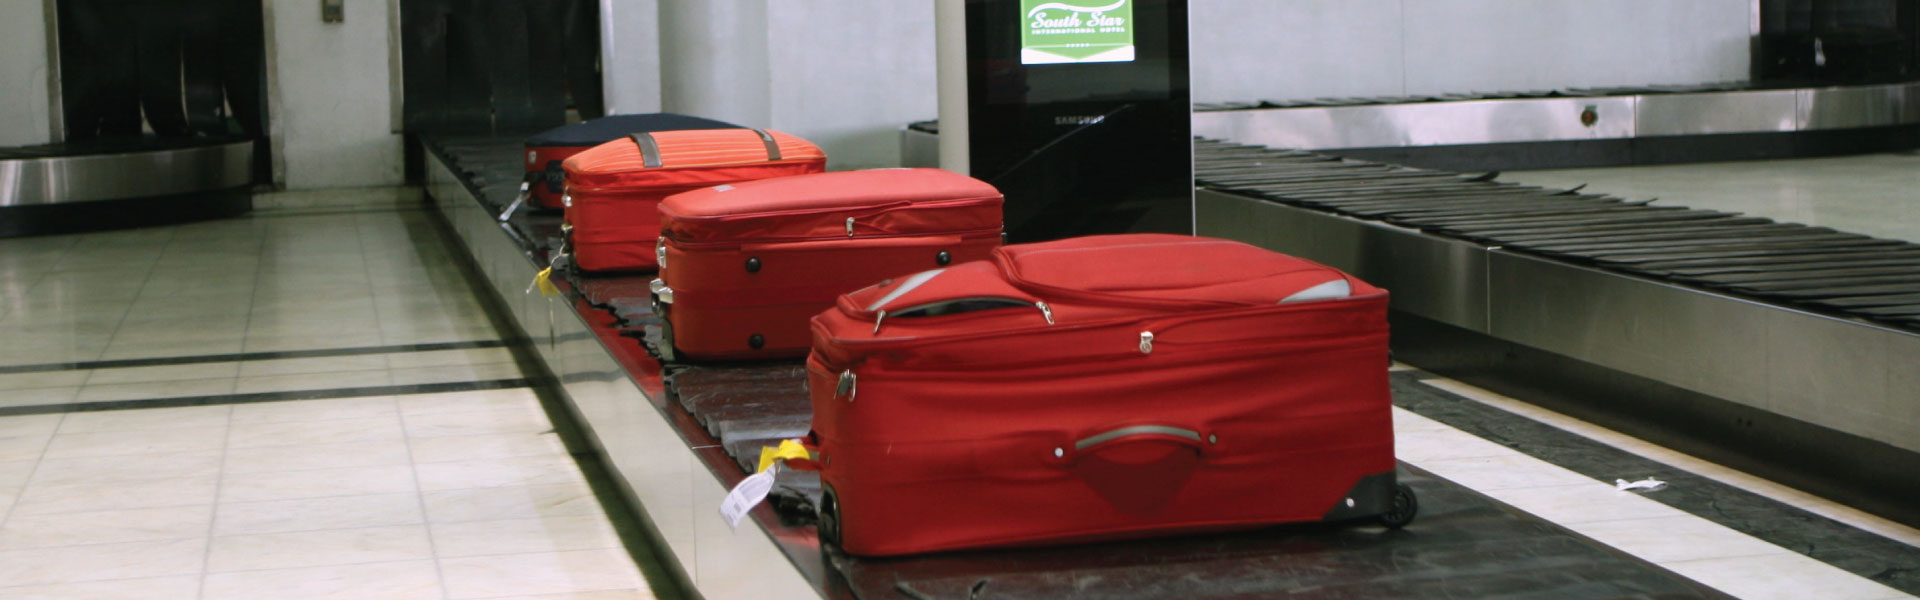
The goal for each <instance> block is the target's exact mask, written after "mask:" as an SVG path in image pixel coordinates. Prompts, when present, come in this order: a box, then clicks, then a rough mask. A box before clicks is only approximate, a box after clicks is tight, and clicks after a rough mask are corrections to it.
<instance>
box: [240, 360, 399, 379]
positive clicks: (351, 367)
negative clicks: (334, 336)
mask: <svg viewBox="0 0 1920 600" xmlns="http://www.w3.org/2000/svg"><path fill="white" fill-rule="evenodd" d="M386 368H387V355H384V354H359V355H352V356H325V357H316V358H286V359H277V360H250V361H246V362H243V363H240V376H241V377H261V376H265V375H296V374H301V373H338V372H342V371H374V370H384V369H386Z"/></svg>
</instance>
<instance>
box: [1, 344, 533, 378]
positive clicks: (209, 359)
mask: <svg viewBox="0 0 1920 600" xmlns="http://www.w3.org/2000/svg"><path fill="white" fill-rule="evenodd" d="M506 345H507V342H506V341H505V340H498V339H494V340H473V341H466V342H433V343H427V344H394V345H389V346H356V347H351V348H321V349H315V350H275V351H266V352H235V353H231V354H200V355H194V356H159V357H154V358H122V359H114V360H91V361H77V362H64V363H44V364H37V365H10V366H0V375H12V374H15V373H42V372H47V371H78V370H81V369H121V368H126V367H153V366H165V365H191V364H200V363H215V362H246V361H255V360H282V359H289V358H328V357H334V356H362V355H367V354H395V353H401V352H433V351H438V350H468V349H476V348H500V347H504V346H506Z"/></svg>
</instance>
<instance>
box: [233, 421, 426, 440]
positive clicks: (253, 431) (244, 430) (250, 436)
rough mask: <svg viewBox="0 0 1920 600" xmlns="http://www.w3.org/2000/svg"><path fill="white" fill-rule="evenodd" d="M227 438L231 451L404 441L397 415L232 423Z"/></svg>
mask: <svg viewBox="0 0 1920 600" xmlns="http://www.w3.org/2000/svg"><path fill="white" fill-rule="evenodd" d="M228 435H229V438H228V444H229V446H230V447H233V448H258V447H264V446H300V445H309V444H343V443H347V442H378V441H399V440H401V439H402V438H403V437H404V434H403V433H402V432H401V429H400V416H399V415H397V414H396V415H392V416H387V417H375V418H369V419H337V420H331V421H313V422H305V423H301V422H292V423H235V424H234V425H233V427H232V429H231V431H230V432H229V434H228Z"/></svg>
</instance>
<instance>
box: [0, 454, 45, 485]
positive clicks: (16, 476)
mask: <svg viewBox="0 0 1920 600" xmlns="http://www.w3.org/2000/svg"><path fill="white" fill-rule="evenodd" d="M39 464H40V461H38V460H9V461H0V490H17V489H20V487H21V486H24V485H26V484H27V481H28V477H29V476H30V475H32V474H33V472H34V467H36V466H38V465H39Z"/></svg>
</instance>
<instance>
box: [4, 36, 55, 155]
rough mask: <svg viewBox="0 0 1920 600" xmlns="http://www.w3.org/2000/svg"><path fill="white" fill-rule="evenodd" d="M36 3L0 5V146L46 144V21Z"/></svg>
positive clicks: (49, 138) (48, 119)
mask: <svg viewBox="0 0 1920 600" xmlns="http://www.w3.org/2000/svg"><path fill="white" fill-rule="evenodd" d="M42 8H43V5H42V3H41V2H39V1H38V0H6V1H0V146H28V145H33V144H44V143H47V142H48V141H50V140H51V139H52V138H51V137H49V136H50V131H49V129H48V128H49V127H50V126H51V121H50V118H49V115H48V112H47V110H48V109H47V102H48V101H49V96H48V89H47V21H46V16H45V14H44V12H43V11H42Z"/></svg>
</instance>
